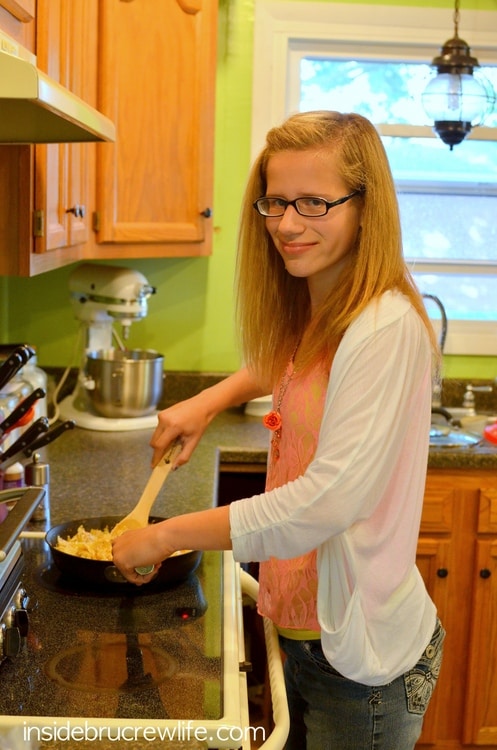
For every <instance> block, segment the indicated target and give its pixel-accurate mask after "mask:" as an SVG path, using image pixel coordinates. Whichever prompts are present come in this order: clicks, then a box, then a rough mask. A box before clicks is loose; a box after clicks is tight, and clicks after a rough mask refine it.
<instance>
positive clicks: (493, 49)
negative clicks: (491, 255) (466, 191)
mask: <svg viewBox="0 0 497 750" xmlns="http://www.w3.org/2000/svg"><path fill="white" fill-rule="evenodd" d="M452 35H453V18H452V12H451V11H450V10H447V9H441V8H413V7H399V6H382V5H360V4H355V3H354V4H346V3H334V2H331V3H319V2H317V3H313V2H305V3H299V2H296V1H295V0H290V1H289V0H255V19H254V60H253V94H252V139H251V150H252V158H255V157H256V155H257V154H258V153H259V151H260V150H261V148H262V147H263V145H264V142H265V137H266V133H267V131H268V130H269V129H270V128H271V127H273V126H274V125H277V124H279V123H280V122H282V121H283V120H284V119H285V117H286V107H287V96H289V94H290V92H288V91H287V80H288V72H289V69H290V66H291V65H292V64H296V60H297V57H298V52H299V51H300V50H301V49H302V46H303V45H305V43H306V41H307V40H309V41H310V40H312V41H315V40H323V41H326V42H327V43H329V42H330V41H332V42H333V44H334V47H335V49H336V51H337V54H338V55H340V54H343V55H344V56H348V57H350V55H351V54H353V52H352V51H351V50H352V47H351V43H352V44H353V45H354V49H355V51H356V53H357V47H358V45H359V46H363V47H365V46H367V45H368V44H373V43H376V44H379V43H380V44H383V45H388V46H389V47H390V48H391V50H392V54H394V53H395V54H400V55H401V56H403V57H404V59H406V60H421V61H423V62H430V61H431V60H432V59H433V57H434V56H435V55H436V54H438V53H439V51H440V47H441V45H442V43H443V42H444V41H446V40H447V39H449V38H451V36H452ZM459 35H460V36H461V37H462V38H463V39H465V40H466V41H467V42H468V44H469V45H470V48H471V53H472V54H473V55H474V56H475V57H477V58H478V60H479V62H480V64H482V65H484V64H497V42H496V40H497V13H495V12H490V11H480V10H469V9H464V10H463V11H462V13H461V18H460V26H459ZM406 45H408V47H409V51H408V53H407V54H406ZM290 111H292V102H291V100H290ZM381 130H382V132H383V131H384V128H382V129H381ZM397 132H398V131H397ZM421 133H422V135H423V136H425V137H436V136H435V135H434V133H433V131H432V130H431V128H420V129H419V134H420V135H421ZM488 135H489V134H488V128H487V129H486V128H474V129H473V131H472V132H471V134H470V136H469V137H473V138H481V139H486V138H487V137H488ZM471 268H472V270H473V272H474V273H478V272H481V271H482V268H477V267H471ZM416 270H417V271H421V268H420V264H416ZM445 270H447V269H446V268H445ZM491 270H492V271H493V272H494V273H495V268H494V269H490V267H489V268H488V271H489V272H491ZM496 351H497V324H496V323H494V322H490V323H489V322H478V323H477V322H472V321H471V322H470V321H449V330H448V335H447V341H446V346H445V352H446V353H447V354H468V355H479V354H487V355H488V354H493V355H495V353H496Z"/></svg>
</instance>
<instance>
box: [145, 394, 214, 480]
mask: <svg viewBox="0 0 497 750" xmlns="http://www.w3.org/2000/svg"><path fill="white" fill-rule="evenodd" d="M207 401H208V399H206V398H205V397H203V394H202V393H200V394H199V395H198V396H194V397H193V398H189V399H187V400H186V401H180V402H179V403H178V404H174V406H171V407H170V408H169V409H164V410H163V411H161V412H159V417H158V419H159V424H158V425H157V427H156V428H155V432H154V434H153V435H152V439H151V441H150V445H151V446H152V448H153V449H154V452H153V456H152V466H155V465H156V463H157V462H158V461H159V460H160V459H161V458H162V456H163V455H164V453H165V452H166V451H167V449H168V448H169V447H170V445H171V444H172V443H173V441H174V440H176V439H179V440H180V442H181V443H182V446H183V447H182V449H181V452H180V453H179V454H178V457H177V459H176V466H182V465H183V464H186V463H187V462H188V461H189V460H190V456H191V455H192V453H193V451H194V450H195V447H196V446H197V443H198V442H199V440H200V438H201V437H202V435H203V434H204V432H205V430H206V428H207V426H208V425H209V422H210V421H211V419H212V416H210V415H209V411H208V408H207V403H206V402H207ZM213 416H214V415H213Z"/></svg>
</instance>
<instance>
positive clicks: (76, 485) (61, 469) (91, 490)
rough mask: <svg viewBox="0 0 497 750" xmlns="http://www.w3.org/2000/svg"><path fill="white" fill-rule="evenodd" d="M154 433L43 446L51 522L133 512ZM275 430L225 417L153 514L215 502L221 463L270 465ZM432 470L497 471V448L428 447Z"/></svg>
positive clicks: (80, 433)
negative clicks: (270, 440)
mask: <svg viewBox="0 0 497 750" xmlns="http://www.w3.org/2000/svg"><path fill="white" fill-rule="evenodd" d="M152 432H153V430H152V429H150V430H136V431H130V432H96V431H92V430H85V429H80V428H76V429H74V430H70V431H68V432H67V433H65V434H64V435H63V436H62V437H61V438H59V439H58V440H57V441H55V442H54V443H52V444H51V445H49V446H47V447H46V448H44V449H43V454H42V455H43V458H44V460H46V461H48V462H49V464H50V471H51V482H50V498H51V503H50V505H51V523H52V525H54V524H56V523H62V522H64V521H68V520H71V519H77V518H84V517H88V516H92V515H95V516H98V515H103V514H109V515H114V514H117V515H119V514H121V513H124V514H125V513H127V512H128V511H129V510H130V509H131V508H132V507H133V506H134V504H135V503H136V501H137V500H138V498H139V497H140V495H141V493H142V491H143V489H144V487H145V484H146V482H147V480H148V478H149V474H150V470H151V467H150V460H151V456H152V450H151V448H150V445H149V442H150V438H151V436H152ZM268 444H269V433H268V431H267V430H266V429H265V428H264V427H263V426H262V424H261V420H260V418H257V417H249V416H245V415H244V413H243V411H242V410H241V409H232V410H229V411H227V412H224V413H223V414H221V415H219V416H218V417H217V418H216V419H215V420H214V421H213V422H212V423H211V425H210V426H209V428H208V430H207V431H206V433H205V435H204V437H203V439H202V440H201V442H200V443H199V445H198V446H197V448H196V450H195V452H194V454H193V456H192V458H191V460H190V462H189V463H188V464H186V465H185V466H183V467H181V468H180V469H178V471H175V472H173V473H172V474H170V476H169V477H168V479H167V482H166V484H165V485H164V487H163V488H162V490H161V492H160V494H159V497H158V499H157V501H156V504H155V506H154V514H156V515H159V516H168V515H176V514H179V513H184V512H191V511H195V510H201V509H203V508H208V507H210V506H212V505H213V504H215V502H216V488H217V481H216V480H217V469H218V466H219V464H220V463H222V464H224V465H226V464H256V465H257V464H260V466H261V471H264V470H265V464H266V459H267V449H268ZM428 468H434V469H466V470H468V469H490V470H494V471H495V470H497V447H493V446H491V445H490V444H489V443H485V444H484V445H482V446H477V447H473V448H462V449H453V448H450V449H449V448H445V449H443V448H441V449H440V448H439V449H430V454H429V461H428Z"/></svg>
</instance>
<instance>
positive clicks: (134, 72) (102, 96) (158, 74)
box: [95, 0, 217, 258]
mask: <svg viewBox="0 0 497 750" xmlns="http://www.w3.org/2000/svg"><path fill="white" fill-rule="evenodd" d="M99 7H100V17H99V33H100V59H99V101H98V108H99V109H100V110H101V111H102V112H103V113H104V114H105V115H107V117H109V118H110V119H111V120H112V121H113V122H114V123H115V125H116V130H117V140H116V143H115V144H98V146H97V196H96V202H97V213H96V215H95V230H96V237H97V242H98V243H113V244H114V245H118V247H114V248H112V247H111V246H109V245H107V246H105V245H102V244H99V246H98V247H97V248H96V250H95V253H96V257H101V258H109V257H116V258H122V257H164V256H178V255H180V256H181V255H183V256H191V255H206V254H209V253H210V252H211V242H212V219H211V218H210V217H211V212H212V196H213V160H214V154H213V151H214V92H215V73H216V57H215V46H216V45H215V41H216V32H217V28H216V24H217V0H168V1H167V2H156V0H132V1H131V2H123V1H122V0H101V2H100V6H99Z"/></svg>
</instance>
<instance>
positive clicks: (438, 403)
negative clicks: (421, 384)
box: [422, 294, 447, 410]
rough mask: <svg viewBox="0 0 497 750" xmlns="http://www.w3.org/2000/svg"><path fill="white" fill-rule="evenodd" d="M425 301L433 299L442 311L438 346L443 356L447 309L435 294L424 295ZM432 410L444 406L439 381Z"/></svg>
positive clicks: (433, 396)
mask: <svg viewBox="0 0 497 750" xmlns="http://www.w3.org/2000/svg"><path fill="white" fill-rule="evenodd" d="M422 297H423V299H431V300H432V302H434V303H435V304H436V305H437V307H438V309H439V310H440V317H441V319H442V328H441V331H440V338H439V340H438V345H439V347H440V351H441V353H442V354H443V353H444V348H445V339H446V338H447V313H446V312H445V307H444V306H443V304H442V300H441V299H439V298H438V297H436V296H435V295H434V294H423V295H422ZM431 403H432V410H433V409H435V410H437V409H440V408H441V406H442V386H441V384H440V382H439V381H438V380H437V382H436V383H434V385H433V394H432V402H431Z"/></svg>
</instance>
